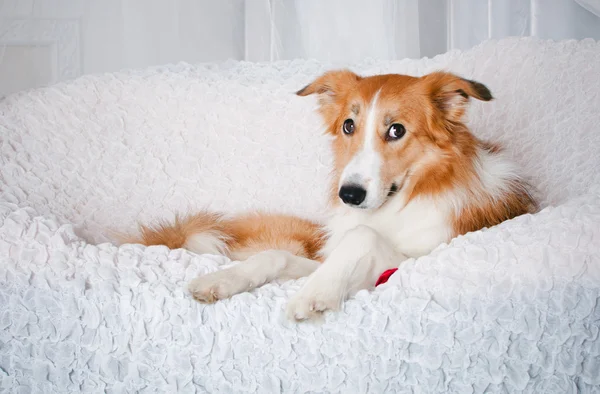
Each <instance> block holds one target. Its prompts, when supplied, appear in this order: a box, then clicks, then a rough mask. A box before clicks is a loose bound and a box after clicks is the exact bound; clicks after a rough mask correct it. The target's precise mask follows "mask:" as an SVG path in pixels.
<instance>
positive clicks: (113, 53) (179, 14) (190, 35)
mask: <svg viewBox="0 0 600 394" xmlns="http://www.w3.org/2000/svg"><path fill="white" fill-rule="evenodd" d="M242 5H243V0H226V1H218V0H176V1H169V0H0V97H1V96H3V95H5V94H7V93H10V92H14V91H17V90H21V89H26V88H30V87H36V86H41V85H45V84H49V83H53V82H56V81H59V80H64V79H69V78H73V77H76V76H79V75H82V74H86V73H97V72H106V71H115V70H119V69H122V68H134V67H144V66H148V65H156V64H164V63H173V62H178V61H182V60H185V61H187V62H192V63H193V62H203V61H222V60H226V59H230V58H233V59H241V58H243V55H244V45H243V42H244V40H243V37H244V7H243V6H242ZM207 10H210V12H207Z"/></svg>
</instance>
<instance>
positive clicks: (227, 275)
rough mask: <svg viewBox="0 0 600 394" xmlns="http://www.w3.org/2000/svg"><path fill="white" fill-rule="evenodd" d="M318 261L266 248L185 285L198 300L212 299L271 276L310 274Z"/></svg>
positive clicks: (271, 279) (287, 277)
mask: <svg viewBox="0 0 600 394" xmlns="http://www.w3.org/2000/svg"><path fill="white" fill-rule="evenodd" d="M318 266H319V263H318V262H316V261H313V260H309V259H306V258H304V257H299V256H296V255H294V254H292V253H290V252H287V251H284V250H266V251H264V252H260V253H258V254H255V255H254V256H252V257H250V258H248V259H247V260H245V261H244V262H242V263H239V264H236V265H234V266H233V267H230V268H227V269H223V270H219V271H216V272H213V273H210V274H207V275H203V276H199V277H197V278H196V279H194V280H193V281H191V282H190V284H189V285H188V289H189V291H190V293H192V295H193V296H194V298H196V299H197V300H199V301H202V302H214V301H216V300H221V299H224V298H228V297H231V296H233V295H235V294H238V293H241V292H244V291H250V290H252V289H255V288H256V287H259V286H262V285H264V284H265V283H268V282H272V281H274V280H290V279H298V278H301V277H303V276H307V275H310V274H311V273H312V272H313V271H314V270H315V269H317V267H318Z"/></svg>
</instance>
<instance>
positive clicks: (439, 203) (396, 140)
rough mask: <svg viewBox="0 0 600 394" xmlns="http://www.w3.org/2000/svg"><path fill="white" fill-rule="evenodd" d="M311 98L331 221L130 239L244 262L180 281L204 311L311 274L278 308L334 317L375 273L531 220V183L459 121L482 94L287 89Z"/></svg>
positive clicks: (442, 87) (237, 221) (206, 228)
mask: <svg viewBox="0 0 600 394" xmlns="http://www.w3.org/2000/svg"><path fill="white" fill-rule="evenodd" d="M296 94H297V95H299V96H309V95H318V97H319V109H318V111H319V112H320V114H321V116H322V118H323V120H324V122H325V125H326V126H327V127H326V133H328V134H330V135H331V137H332V149H333V158H334V160H333V163H334V167H333V173H332V181H331V192H330V196H329V200H330V213H331V215H330V218H329V220H328V221H327V223H326V224H325V225H321V224H319V223H314V222H311V221H309V220H304V219H301V218H298V217H293V216H287V215H273V214H265V213H260V212H256V213H249V214H244V215H240V216H236V217H227V216H224V215H221V214H218V213H212V212H200V213H197V214H195V215H190V216H187V217H183V218H181V217H179V218H177V219H176V220H175V222H174V223H160V224H158V225H155V226H141V227H140V228H141V234H140V238H139V240H138V242H139V243H142V244H145V245H158V244H160V245H166V246H168V247H170V248H173V249H174V248H186V249H188V250H190V251H192V252H195V253H211V254H221V255H225V256H228V257H229V258H231V259H232V260H234V261H242V262H241V263H240V264H236V265H234V266H233V267H231V268H228V269H224V270H220V271H217V272H213V273H209V274H207V275H203V276H200V277H198V278H196V279H194V280H193V281H192V282H190V284H189V291H190V292H191V294H192V296H193V297H194V298H195V299H196V300H198V301H200V302H204V303H211V302H215V301H217V300H221V299H224V298H228V297H231V296H233V295H234V294H237V293H241V292H245V291H250V290H252V289H254V288H256V287H259V286H262V285H263V284H265V283H268V282H272V281H276V280H278V281H282V280H292V279H298V278H301V277H305V276H308V279H307V280H306V282H305V283H304V285H303V286H302V288H301V289H300V290H299V291H298V293H297V294H295V295H294V296H293V297H292V299H291V300H290V302H289V303H288V305H287V315H288V316H289V318H290V319H292V320H296V321H303V320H310V319H317V318H320V317H322V315H323V313H324V312H326V311H334V310H336V309H338V308H339V307H340V306H341V303H342V302H343V301H344V300H346V299H347V298H348V297H349V296H351V295H353V294H354V293H356V292H357V291H358V290H361V289H369V288H373V286H374V285H375V283H376V280H377V278H378V277H379V275H380V274H381V273H383V272H384V271H386V270H388V269H391V268H395V267H398V265H399V264H400V263H401V262H402V261H403V260H405V259H407V258H411V257H412V258H416V257H419V256H423V255H425V254H428V253H429V252H431V251H432V250H433V249H434V248H436V247H437V246H439V245H440V244H443V243H447V242H449V241H450V240H451V239H452V238H454V237H456V236H458V235H461V234H465V233H468V232H470V231H477V230H480V229H482V228H485V227H491V226H494V225H496V224H499V223H500V222H502V221H505V220H508V219H511V218H514V217H516V216H519V215H523V214H527V213H533V212H535V211H536V210H537V204H536V201H535V199H534V197H532V193H531V187H530V186H529V185H528V184H527V182H525V181H524V180H523V178H522V176H521V175H520V174H519V170H518V168H517V166H516V165H515V164H514V163H513V162H512V161H511V160H510V159H509V158H508V156H507V155H506V153H505V152H504V151H503V149H502V148H501V146H499V145H495V144H492V143H488V142H484V141H481V140H479V139H478V138H477V137H475V136H474V135H473V134H472V133H471V132H470V131H469V129H468V128H467V126H466V125H465V123H464V120H463V116H464V115H465V111H466V109H467V107H468V104H469V101H470V99H471V98H474V99H477V100H481V101H490V100H492V99H493V97H492V94H491V92H490V91H489V89H488V88H487V87H486V86H485V85H483V84H481V83H479V82H476V81H472V80H468V79H464V78H461V77H460V76H458V75H455V74H452V73H449V72H443V71H439V72H434V73H431V74H428V75H425V76H423V77H413V76H407V75H400V74H386V75H375V76H368V77H361V76H359V75H357V74H355V73H354V72H352V71H349V70H336V71H330V72H327V73H325V74H324V75H322V76H320V77H318V78H317V79H316V80H314V81H313V82H312V83H310V84H308V85H307V86H306V87H304V88H302V89H300V90H299V91H298V92H296Z"/></svg>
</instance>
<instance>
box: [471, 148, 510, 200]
mask: <svg viewBox="0 0 600 394" xmlns="http://www.w3.org/2000/svg"><path fill="white" fill-rule="evenodd" d="M475 171H476V173H477V177H478V178H479V181H480V182H481V189H482V190H483V191H485V193H487V194H488V195H491V196H493V197H497V196H500V195H502V194H503V193H504V192H506V190H507V187H508V186H509V184H508V181H510V180H516V179H519V175H518V171H517V167H516V165H515V164H514V163H513V162H512V161H511V160H509V159H508V158H507V157H506V154H505V153H504V152H498V153H493V154H492V153H490V152H488V151H486V150H484V149H479V150H478V151H477V159H476V160H475Z"/></svg>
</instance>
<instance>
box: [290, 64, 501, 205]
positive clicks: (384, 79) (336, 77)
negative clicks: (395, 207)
mask: <svg viewBox="0 0 600 394" xmlns="http://www.w3.org/2000/svg"><path fill="white" fill-rule="evenodd" d="M297 94H298V95H300V96H307V95H310V94H318V95H319V105H320V113H321V115H322V116H323V119H324V121H325V123H326V125H327V132H328V133H329V134H331V135H332V136H333V137H334V139H333V150H334V163H335V170H334V187H335V188H336V190H335V192H336V195H337V196H339V198H340V199H341V201H343V202H344V203H345V204H347V205H349V206H352V207H356V208H363V209H376V208H379V207H380V206H381V205H382V204H384V203H385V201H386V200H387V199H388V197H389V196H391V195H393V194H394V193H396V192H397V191H398V190H399V189H401V188H402V187H403V185H404V183H405V181H406V180H407V179H408V178H409V177H415V176H418V175H419V174H420V173H421V174H422V173H424V169H426V168H429V169H431V166H432V165H435V163H437V162H438V161H440V160H443V159H444V156H445V155H446V154H449V153H450V152H451V151H452V150H453V149H456V146H455V145H456V139H457V136H456V131H457V130H458V129H466V127H464V125H463V124H462V117H463V115H464V113H465V110H466V108H467V105H468V102H469V98H470V97H474V98H476V99H479V100H484V101H489V100H491V99H492V94H491V93H490V91H489V90H488V89H487V88H486V87H485V86H484V85H482V84H481V83H479V82H475V81H470V80H467V79H463V78H460V77H458V76H456V75H454V74H450V73H446V72H436V73H432V74H429V75H426V76H424V77H421V78H416V77H411V76H407V75H398V74H388V75H376V76H371V77H360V76H358V75H356V74H355V73H353V72H351V71H347V70H341V71H331V72H327V73H325V74H324V75H322V76H321V77H319V78H317V79H316V80H315V81H314V82H312V83H310V84H309V85H307V86H306V87H304V88H303V89H301V90H299V91H298V92H297Z"/></svg>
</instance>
